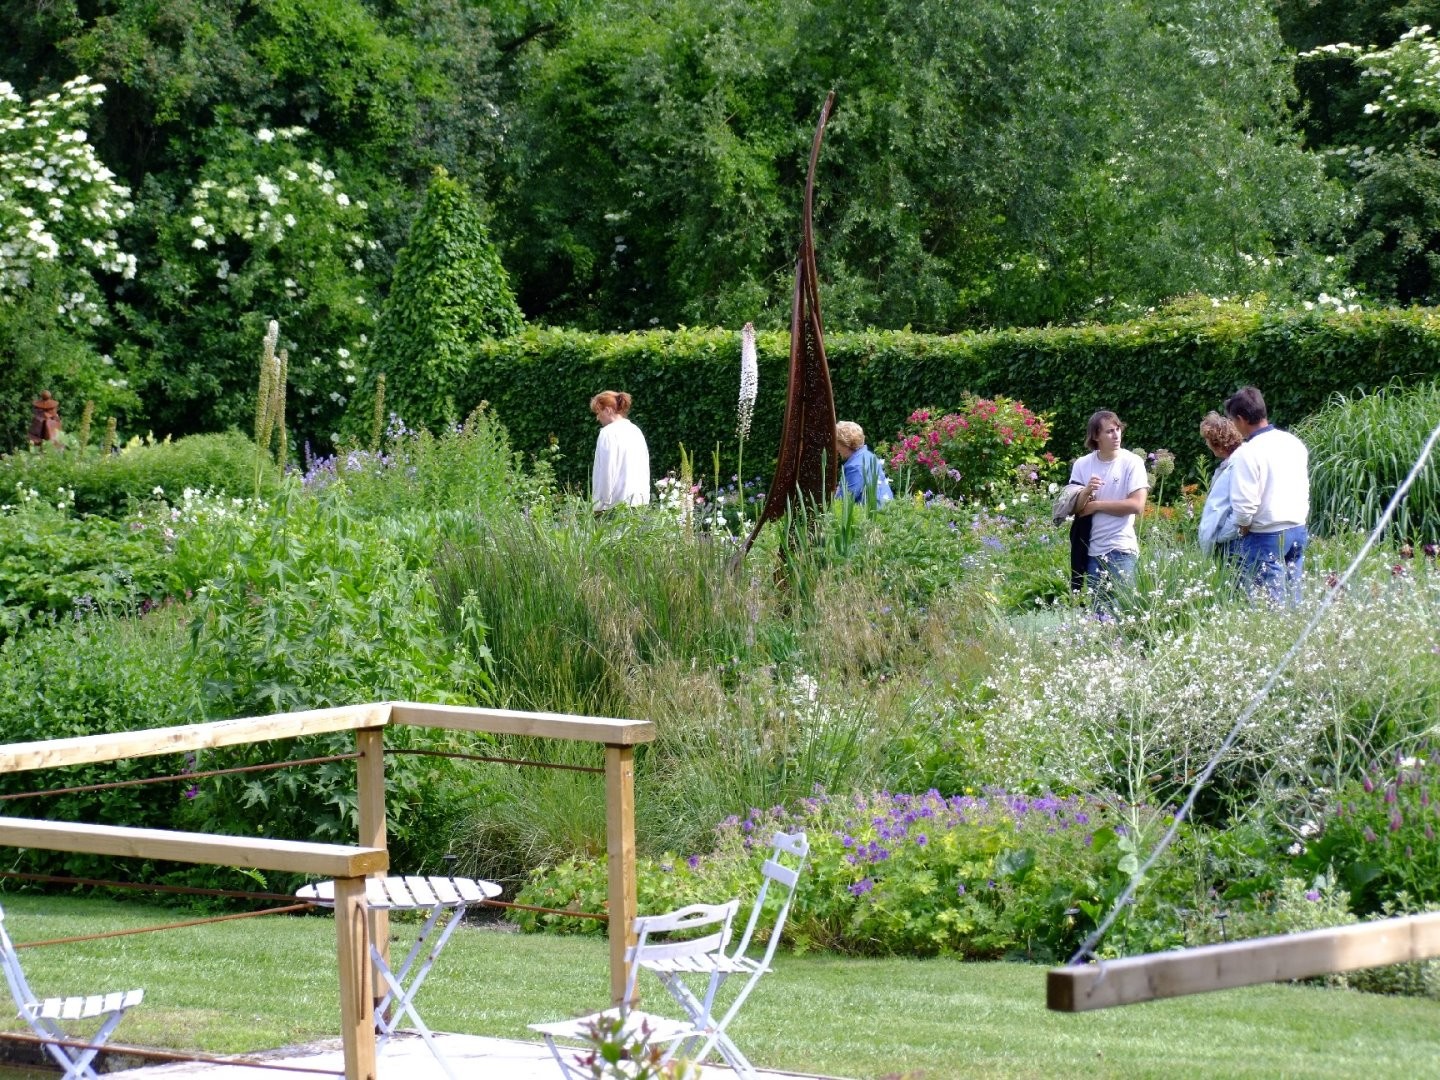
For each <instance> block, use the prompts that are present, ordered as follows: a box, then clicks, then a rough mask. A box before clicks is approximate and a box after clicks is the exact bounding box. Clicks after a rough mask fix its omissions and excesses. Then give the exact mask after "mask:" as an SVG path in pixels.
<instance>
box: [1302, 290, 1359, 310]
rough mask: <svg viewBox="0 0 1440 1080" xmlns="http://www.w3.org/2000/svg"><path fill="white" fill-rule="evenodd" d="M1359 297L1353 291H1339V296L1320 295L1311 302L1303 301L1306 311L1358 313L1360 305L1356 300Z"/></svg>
mask: <svg viewBox="0 0 1440 1080" xmlns="http://www.w3.org/2000/svg"><path fill="white" fill-rule="evenodd" d="M1358 296H1359V293H1357V292H1356V291H1355V290H1354V289H1349V288H1346V289H1341V290H1340V295H1339V296H1331V295H1330V294H1329V293H1323V292H1322V293H1321V294H1320V295H1319V296H1317V297H1316V298H1315V299H1314V300H1313V301H1311V300H1306V301H1304V306H1305V310H1306V311H1316V310H1319V311H1337V312H1342V313H1343V312H1350V311H1359V310H1360V304H1359V301H1358V300H1357V299H1356V298H1357V297H1358Z"/></svg>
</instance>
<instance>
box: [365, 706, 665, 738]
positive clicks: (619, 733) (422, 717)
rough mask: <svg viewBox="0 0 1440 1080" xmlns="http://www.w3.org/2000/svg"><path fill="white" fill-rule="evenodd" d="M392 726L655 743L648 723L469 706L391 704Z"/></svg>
mask: <svg viewBox="0 0 1440 1080" xmlns="http://www.w3.org/2000/svg"><path fill="white" fill-rule="evenodd" d="M390 723H392V724H414V725H417V726H419V727H438V728H449V729H451V730H453V731H483V732H489V733H491V734H495V735H534V736H537V737H539V738H544V739H572V740H576V741H580V742H597V743H606V744H608V745H611V746H633V745H635V744H637V743H647V742H653V741H654V740H655V725H654V724H652V723H650V721H648V720H609V719H606V718H605V717H600V716H567V715H565V714H563V713H536V712H517V711H515V710H513V709H479V708H473V707H470V706H466V705H421V704H417V703H416V702H413V701H393V702H391V703H390Z"/></svg>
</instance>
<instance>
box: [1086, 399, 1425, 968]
mask: <svg viewBox="0 0 1440 1080" xmlns="http://www.w3.org/2000/svg"><path fill="white" fill-rule="evenodd" d="M1437 440H1440V424H1436V425H1435V428H1434V429H1433V430H1432V431H1431V432H1430V437H1429V438H1428V439H1426V440H1425V445H1424V446H1423V447H1421V449H1420V456H1419V457H1418V458H1417V459H1416V461H1415V464H1414V465H1413V466H1412V467H1411V469H1410V473H1409V475H1408V476H1406V477H1405V480H1404V481H1403V482H1402V483H1401V484H1400V486H1399V487H1398V488H1396V489H1395V494H1394V495H1392V496H1391V497H1390V501H1389V502H1388V503H1387V504H1386V506H1385V510H1384V512H1383V513H1382V514H1381V515H1380V520H1379V521H1377V522H1376V523H1375V527H1374V528H1373V529H1372V530H1371V531H1370V535H1369V536H1368V537H1366V539H1365V543H1364V544H1363V545H1362V546H1361V548H1360V551H1359V552H1358V553H1357V554H1356V556H1355V558H1354V559H1352V560H1351V561H1350V565H1349V566H1347V567H1346V568H1345V573H1343V574H1342V575H1340V579H1339V581H1337V582H1336V583H1335V585H1334V587H1332V588H1331V589H1330V590H1329V591H1327V592H1326V594H1325V598H1324V599H1323V600H1322V601H1321V602H1320V606H1319V607H1318V608H1316V610H1315V614H1314V615H1312V616H1311V617H1310V621H1309V622H1308V623H1306V624H1305V629H1303V630H1302V631H1300V636H1299V637H1297V638H1296V639H1295V643H1294V644H1293V645H1291V646H1290V649H1289V651H1287V652H1286V653H1285V655H1284V656H1282V657H1281V658H1280V662H1279V663H1277V664H1276V665H1275V668H1274V670H1272V671H1271V672H1270V677H1269V678H1267V679H1266V680H1265V683H1264V685H1263V686H1261V687H1260V689H1259V690H1257V691H1255V693H1254V694H1253V695H1251V697H1250V700H1249V702H1248V703H1247V704H1246V706H1245V708H1244V709H1242V710H1241V712H1240V715H1239V717H1237V718H1236V720H1235V724H1234V726H1233V727H1231V728H1230V731H1229V733H1228V734H1227V735H1226V736H1225V738H1224V739H1223V740H1221V742H1220V746H1219V747H1218V748H1217V749H1216V751H1215V753H1214V754H1213V755H1212V756H1211V758H1210V760H1209V761H1207V762H1206V763H1205V767H1204V768H1203V769H1201V770H1200V774H1199V775H1198V776H1197V777H1196V778H1195V783H1194V784H1193V785H1192V786H1191V788H1190V793H1189V794H1188V795H1187V796H1186V797H1185V802H1184V803H1183V804H1181V806H1180V809H1179V810H1178V811H1176V814H1175V820H1174V821H1173V822H1171V824H1170V828H1168V829H1167V830H1165V835H1164V836H1162V837H1161V838H1160V842H1159V843H1158V844H1156V845H1155V848H1154V850H1152V851H1151V852H1150V854H1149V855H1148V856H1147V857H1146V859H1145V862H1144V863H1142V864H1141V866H1140V869H1139V870H1137V871H1136V872H1135V873H1134V875H1132V876H1131V878H1130V883H1129V884H1128V885H1126V886H1125V888H1124V890H1123V891H1122V892H1121V893H1120V895H1119V896H1118V897H1116V899H1115V904H1114V906H1113V907H1111V909H1110V911H1109V913H1107V914H1106V916H1105V918H1104V919H1103V920H1101V922H1100V925H1099V926H1097V927H1095V929H1094V930H1093V931H1091V933H1090V935H1089V936H1088V937H1087V938H1086V939H1085V941H1084V942H1083V943H1082V944H1081V945H1080V947H1079V948H1078V949H1076V950H1075V955H1074V956H1072V957H1070V963H1071V964H1083V963H1085V962H1086V960H1087V959H1089V958H1091V957H1094V955H1095V947H1096V946H1097V945H1099V944H1100V941H1101V939H1102V938H1104V936H1105V934H1106V933H1107V932H1108V931H1109V929H1110V927H1111V926H1113V925H1114V923H1115V920H1116V919H1117V918H1119V916H1120V912H1121V910H1122V909H1123V908H1124V907H1125V905H1126V904H1128V903H1130V902H1131V901H1132V900H1133V899H1134V898H1135V893H1136V892H1137V891H1138V890H1139V887H1140V881H1141V880H1142V879H1143V878H1144V876H1145V874H1146V873H1147V872H1148V871H1149V870H1150V868H1151V867H1152V866H1154V865H1155V863H1156V861H1157V860H1158V859H1159V858H1160V856H1161V855H1163V854H1165V851H1166V849H1167V848H1169V846H1170V845H1171V844H1172V843H1173V842H1174V840H1175V837H1176V835H1177V834H1178V833H1179V831H1180V826H1181V825H1182V824H1184V822H1185V820H1186V818H1188V817H1189V816H1190V811H1191V810H1192V809H1194V806H1195V800H1196V799H1197V798H1199V796H1200V791H1201V789H1202V788H1204V787H1205V785H1206V784H1207V783H1208V782H1209V780H1210V777H1211V776H1212V775H1213V774H1214V772H1215V770H1216V769H1217V768H1218V767H1219V765H1220V759H1221V758H1222V757H1224V756H1225V754H1226V752H1227V751H1228V750H1229V749H1230V748H1231V747H1232V746H1234V745H1235V740H1236V739H1237V738H1239V737H1240V732H1241V731H1242V730H1244V728H1245V725H1246V723H1248V722H1249V720H1250V718H1251V717H1252V716H1254V715H1255V710H1256V709H1258V708H1259V707H1260V706H1261V705H1262V704H1263V703H1264V701H1265V699H1266V698H1267V697H1269V696H1270V691H1271V690H1273V689H1274V687H1275V684H1276V683H1277V682H1278V681H1279V680H1280V676H1282V675H1283V674H1285V671H1286V670H1287V669H1288V668H1289V667H1290V664H1291V662H1292V661H1293V660H1294V659H1295V657H1296V656H1297V655H1298V654H1299V652H1300V647H1301V646H1302V645H1304V644H1305V642H1306V640H1307V639H1308V638H1309V637H1310V635H1311V633H1312V632H1314V630H1315V628H1316V627H1317V626H1319V625H1320V622H1321V620H1322V619H1324V618H1325V615H1326V613H1327V612H1328V611H1329V610H1330V609H1331V608H1332V607H1333V606H1334V605H1335V601H1336V598H1337V597H1339V596H1340V594H1341V593H1342V592H1343V591H1344V589H1345V585H1346V584H1347V583H1348V582H1349V581H1350V579H1351V578H1352V577H1354V576H1355V571H1356V570H1358V569H1359V567H1360V564H1361V563H1362V562H1363V561H1364V559H1365V556H1366V555H1368V554H1369V553H1370V549H1371V548H1373V547H1374V546H1375V543H1376V541H1377V540H1378V539H1379V538H1380V536H1381V535H1382V534H1383V533H1384V531H1385V527H1386V526H1387V525H1389V523H1390V519H1391V517H1393V516H1394V514H1395V507H1396V506H1398V505H1399V504H1400V500H1401V499H1402V498H1404V496H1405V493H1406V492H1407V491H1409V490H1410V486H1411V485H1412V484H1413V483H1414V482H1415V478H1416V477H1417V476H1419V475H1420V470H1421V469H1423V468H1424V467H1425V463H1426V462H1427V461H1428V460H1429V458H1430V452H1431V451H1432V450H1433V449H1434V447H1435V443H1436V441H1437ZM1096 959H1099V958H1098V957H1096ZM1099 963H1100V969H1101V976H1100V977H1101V978H1104V969H1105V961H1104V960H1100V961H1099Z"/></svg>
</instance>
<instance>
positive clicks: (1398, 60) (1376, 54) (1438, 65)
mask: <svg viewBox="0 0 1440 1080" xmlns="http://www.w3.org/2000/svg"><path fill="white" fill-rule="evenodd" d="M1300 55H1301V57H1302V58H1306V59H1308V58H1312V57H1326V56H1334V57H1348V58H1349V59H1351V60H1353V61H1354V62H1355V63H1356V65H1357V66H1358V67H1359V68H1360V75H1361V77H1362V78H1363V79H1364V80H1365V83H1364V84H1362V85H1367V86H1374V85H1375V84H1376V83H1377V82H1378V83H1380V84H1381V85H1380V87H1379V90H1378V91H1376V92H1375V95H1374V99H1373V100H1371V101H1369V102H1367V103H1366V104H1365V115H1367V116H1374V117H1377V118H1378V119H1380V120H1381V121H1383V122H1386V123H1404V122H1406V121H1407V120H1409V119H1413V118H1415V117H1417V116H1421V117H1428V118H1429V119H1431V120H1433V119H1434V117H1435V116H1436V115H1440V42H1437V41H1436V40H1435V32H1434V30H1433V29H1432V28H1431V27H1430V26H1428V25H1426V26H1416V27H1412V28H1411V29H1409V30H1407V31H1405V33H1403V34H1401V35H1400V39H1399V40H1398V41H1396V42H1395V44H1394V45H1391V46H1390V47H1389V48H1388V49H1376V48H1374V47H1373V46H1372V47H1369V48H1364V47H1362V46H1359V45H1351V44H1349V43H1348V42H1343V41H1342V42H1340V43H1339V44H1336V45H1321V46H1320V47H1319V48H1316V49H1311V50H1310V51H1309V52H1306V53H1301V54H1300ZM1348 149H1349V150H1351V151H1354V149H1355V148H1353V147H1352V148H1348ZM1361 153H1365V152H1364V151H1361Z"/></svg>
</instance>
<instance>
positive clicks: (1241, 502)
mask: <svg viewBox="0 0 1440 1080" xmlns="http://www.w3.org/2000/svg"><path fill="white" fill-rule="evenodd" d="M1225 412H1226V414H1227V415H1228V416H1229V417H1230V419H1231V420H1233V421H1235V426H1236V427H1237V428H1239V429H1240V434H1241V435H1242V436H1243V437H1244V439H1245V441H1244V442H1243V443H1241V444H1240V449H1238V450H1236V451H1235V453H1234V454H1232V455H1231V457H1230V461H1231V465H1230V471H1231V474H1232V479H1231V481H1230V505H1231V508H1232V509H1233V511H1234V513H1235V524H1236V525H1238V526H1239V529H1240V536H1239V539H1237V540H1236V541H1235V551H1236V554H1237V555H1238V556H1239V558H1240V568H1241V573H1242V574H1243V575H1244V577H1245V580H1246V583H1247V585H1248V586H1249V588H1250V589H1251V590H1252V592H1258V591H1260V590H1263V591H1264V592H1265V595H1267V596H1268V597H1269V598H1270V599H1271V600H1272V601H1274V602H1276V603H1279V602H1280V601H1281V600H1284V599H1287V598H1288V600H1289V602H1290V603H1292V604H1293V603H1298V602H1299V600H1300V577H1301V574H1302V573H1303V572H1304V569H1305V545H1306V543H1307V542H1308V541H1309V539H1310V534H1309V533H1308V532H1307V531H1306V528H1305V523H1306V522H1307V521H1308V520H1309V518H1310V452H1309V451H1308V450H1306V449H1305V444H1304V443H1303V442H1301V441H1300V440H1299V439H1297V438H1296V437H1295V436H1294V435H1291V434H1290V433H1289V432H1288V431H1281V430H1280V429H1279V428H1277V427H1275V426H1274V425H1272V424H1271V423H1270V417H1269V413H1268V411H1267V409H1266V408H1265V398H1264V397H1263V396H1262V395H1261V393H1260V391H1259V390H1257V389H1256V388H1255V387H1253V386H1247V387H1245V389H1243V390H1240V391H1238V392H1237V393H1235V394H1233V395H1231V396H1230V398H1228V399H1227V400H1226V402H1225Z"/></svg>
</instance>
